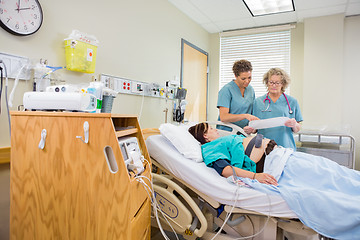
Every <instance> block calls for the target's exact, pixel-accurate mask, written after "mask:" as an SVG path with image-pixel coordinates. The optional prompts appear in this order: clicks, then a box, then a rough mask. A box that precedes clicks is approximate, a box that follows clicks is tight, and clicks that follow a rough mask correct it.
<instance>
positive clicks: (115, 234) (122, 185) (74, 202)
mask: <svg viewBox="0 0 360 240" xmlns="http://www.w3.org/2000/svg"><path fill="white" fill-rule="evenodd" d="M85 122H87V123H88V126H89V131H88V132H89V135H88V142H87V143H86V142H85V141H84V140H85V135H86V134H85V131H84V123H85ZM11 129H12V136H11V170H10V238H11V240H14V239H19V240H23V239H87V240H88V239H136V240H137V239H150V210H151V209H150V200H149V197H148V194H147V192H146V191H145V188H144V186H143V185H142V184H141V183H139V182H138V181H137V179H136V177H135V174H133V173H131V174H129V172H128V171H127V169H126V165H125V162H124V159H123V156H122V153H121V150H120V147H119V144H118V138H120V137H124V136H130V137H136V138H137V139H138V142H139V147H140V149H141V152H142V155H143V156H144V158H145V159H147V160H148V161H149V163H147V161H145V162H144V168H145V171H144V172H143V173H142V174H141V175H143V176H146V177H147V178H148V179H150V173H151V169H150V168H151V164H150V157H149V154H148V151H147V149H146V145H145V142H144V139H143V136H142V132H141V129H140V125H139V123H138V120H137V117H136V116H128V115H114V114H108V113H101V114H100V113H61V112H54V113H53V112H51V113H50V112H12V113H11ZM44 129H45V130H46V138H45V145H44V148H43V149H41V148H39V142H40V139H41V133H42V131H43V130H44ZM109 153H110V154H112V156H113V159H112V160H113V161H114V162H113V163H112V164H115V165H117V171H116V172H115V171H110V169H111V168H110V166H111V164H109V163H108V161H107V158H106V157H105V156H106V155H109ZM110 160H111V159H110ZM145 182H146V183H147V184H149V182H148V181H146V180H145Z"/></svg>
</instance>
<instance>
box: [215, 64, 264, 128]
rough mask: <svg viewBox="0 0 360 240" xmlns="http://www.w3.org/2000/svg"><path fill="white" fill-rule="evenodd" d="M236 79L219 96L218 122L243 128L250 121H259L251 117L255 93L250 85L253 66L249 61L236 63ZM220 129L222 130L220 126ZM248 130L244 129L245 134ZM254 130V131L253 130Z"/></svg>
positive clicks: (234, 67)
mask: <svg viewBox="0 0 360 240" xmlns="http://www.w3.org/2000/svg"><path fill="white" fill-rule="evenodd" d="M233 73H234V75H235V79H233V80H232V81H230V82H229V83H227V84H226V85H225V86H224V87H223V88H222V89H221V90H220V91H219V94H218V102H217V107H218V108H219V118H218V120H220V121H222V122H231V123H233V124H236V125H238V126H240V127H242V128H244V127H246V126H247V125H248V123H249V121H252V120H258V118H257V117H255V116H253V115H251V112H252V108H253V102H254V100H255V92H254V89H253V87H252V86H251V85H249V84H250V82H251V74H252V65H251V63H250V62H249V61H247V60H239V61H236V62H235V63H234V65H233ZM218 128H221V127H220V126H219V127H218ZM247 128H248V127H246V128H244V130H245V132H246V131H247ZM251 130H252V129H251Z"/></svg>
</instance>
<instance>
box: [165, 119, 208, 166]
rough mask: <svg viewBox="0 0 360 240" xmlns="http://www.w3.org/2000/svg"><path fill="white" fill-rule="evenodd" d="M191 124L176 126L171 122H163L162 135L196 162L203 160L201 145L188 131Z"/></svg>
mask: <svg viewBox="0 0 360 240" xmlns="http://www.w3.org/2000/svg"><path fill="white" fill-rule="evenodd" d="M188 128H189V126H175V125H173V124H171V123H164V124H161V125H160V127H159V130H160V133H161V135H163V136H164V137H166V138H167V139H168V140H169V141H170V142H171V143H172V144H173V145H174V147H175V148H176V149H177V150H178V151H179V152H180V153H181V154H182V155H184V157H186V158H189V159H191V160H193V161H195V162H202V161H203V159H202V155H201V145H200V143H199V142H198V141H197V140H196V139H195V138H194V137H193V136H192V135H191V134H190V133H189V132H188Z"/></svg>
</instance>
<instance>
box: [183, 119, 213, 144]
mask: <svg viewBox="0 0 360 240" xmlns="http://www.w3.org/2000/svg"><path fill="white" fill-rule="evenodd" d="M189 132H190V133H191V135H193V136H194V138H195V139H196V140H198V141H199V142H200V143H201V144H205V143H207V142H211V141H213V140H215V139H217V138H219V137H220V135H219V133H218V131H217V130H216V129H215V128H212V127H211V126H209V124H208V123H206V122H202V123H198V124H196V125H194V126H192V127H190V128H189Z"/></svg>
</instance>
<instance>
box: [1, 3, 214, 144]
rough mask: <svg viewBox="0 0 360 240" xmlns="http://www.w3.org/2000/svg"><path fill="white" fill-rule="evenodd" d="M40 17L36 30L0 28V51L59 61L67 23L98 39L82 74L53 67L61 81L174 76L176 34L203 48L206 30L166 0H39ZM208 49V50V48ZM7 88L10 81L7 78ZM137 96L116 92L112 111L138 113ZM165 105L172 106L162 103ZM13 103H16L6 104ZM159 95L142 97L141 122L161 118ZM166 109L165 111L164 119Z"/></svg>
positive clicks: (25, 86)
mask: <svg viewBox="0 0 360 240" xmlns="http://www.w3.org/2000/svg"><path fill="white" fill-rule="evenodd" d="M41 4H42V7H43V11H44V22H43V26H42V27H41V29H40V30H39V32H37V33H35V34H34V35H32V36H28V37H17V36H13V35H11V34H9V33H7V32H6V31H4V30H3V29H0V52H5V53H9V54H14V55H21V56H26V57H29V58H30V59H31V60H33V61H34V62H38V61H39V59H40V58H43V59H47V60H48V63H49V65H51V66H64V65H65V53H64V47H63V39H64V38H66V37H67V36H68V35H69V34H70V33H71V31H72V30H73V29H77V30H79V31H82V32H86V33H89V34H92V35H94V36H96V37H97V39H98V40H99V41H100V45H99V47H98V54H97V62H96V72H95V73H94V74H84V73H78V72H71V71H67V70H59V71H57V73H58V74H59V78H61V79H63V80H66V81H67V83H80V82H89V81H90V80H91V77H92V76H93V75H94V76H96V77H97V76H98V75H99V74H100V73H104V74H110V75H115V76H119V77H124V78H129V79H133V80H138V81H143V82H156V83H159V84H165V81H168V80H172V79H174V77H175V76H177V77H180V65H181V38H184V39H185V40H187V41H189V42H190V43H192V44H194V45H196V46H198V47H199V48H201V49H203V50H204V51H207V52H208V53H210V52H209V48H210V43H209V36H210V35H209V33H207V32H206V31H205V30H204V29H203V28H201V27H200V26H199V25H197V24H195V23H194V22H193V21H192V20H190V19H189V18H188V17H187V16H186V15H184V14H183V13H181V12H180V11H179V10H177V9H176V8H175V7H174V6H173V5H172V4H170V3H169V2H168V1H167V0H153V1H146V0H127V1H110V0H106V1H102V2H101V4H100V2H99V1H95V0H78V1H71V0H64V1H54V0H49V1H42V2H41ZM209 55H211V54H209ZM9 85H10V86H9V91H10V90H11V88H12V86H13V80H10V83H9ZM31 89H32V82H31V81H26V82H25V81H21V82H20V84H19V87H18V88H17V91H16V95H15V101H14V105H15V106H17V105H19V104H22V96H23V93H24V92H25V91H30V90H31ZM141 102H142V98H141V97H140V96H129V95H118V96H117V98H116V99H115V102H114V105H113V112H115V113H124V114H136V115H139V113H140V109H141ZM168 105H169V108H170V107H171V106H172V105H171V103H170V102H169V103H168ZM5 109H6V108H5V101H4V100H3V101H2V113H1V115H0V132H1V134H0V147H8V146H10V138H9V134H8V124H7V115H6V114H5ZM12 109H16V108H12ZM164 109H165V100H162V99H157V98H149V97H147V98H145V101H144V106H143V111H142V115H141V119H140V123H141V126H142V127H143V128H145V127H158V126H159V125H160V124H161V123H163V122H164V121H165V114H164V113H163V110H164ZM170 119H171V114H168V121H170Z"/></svg>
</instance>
